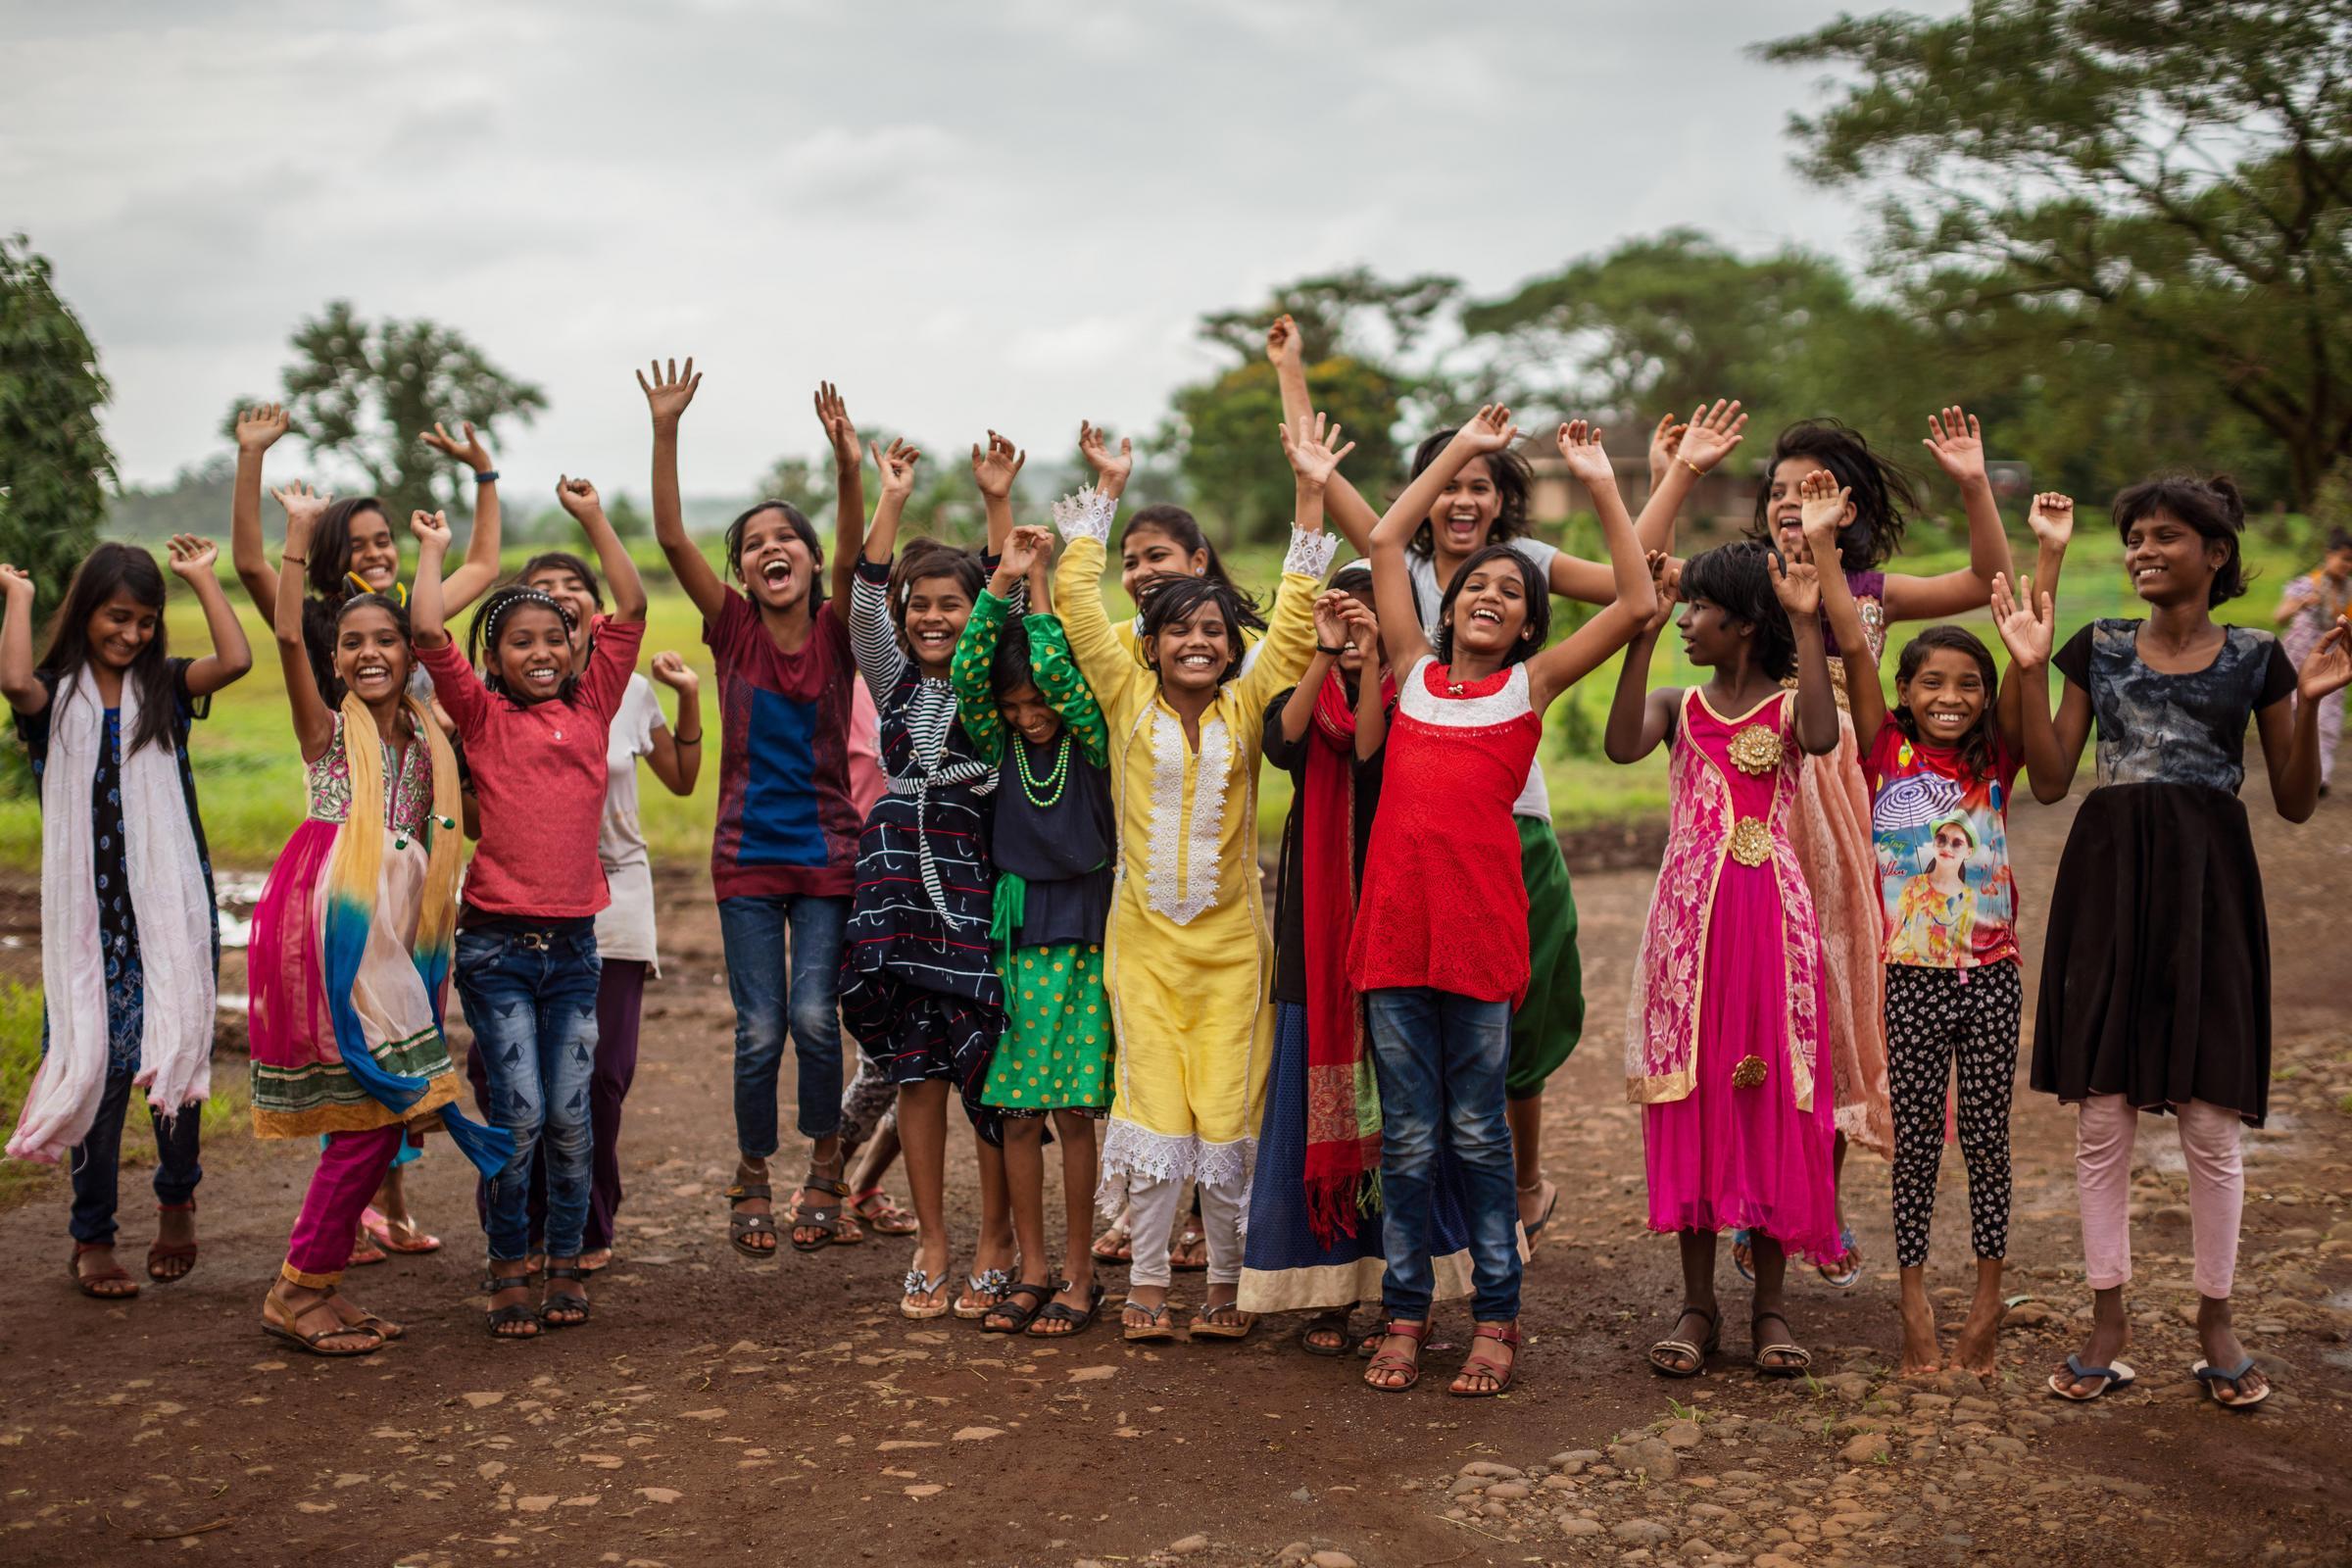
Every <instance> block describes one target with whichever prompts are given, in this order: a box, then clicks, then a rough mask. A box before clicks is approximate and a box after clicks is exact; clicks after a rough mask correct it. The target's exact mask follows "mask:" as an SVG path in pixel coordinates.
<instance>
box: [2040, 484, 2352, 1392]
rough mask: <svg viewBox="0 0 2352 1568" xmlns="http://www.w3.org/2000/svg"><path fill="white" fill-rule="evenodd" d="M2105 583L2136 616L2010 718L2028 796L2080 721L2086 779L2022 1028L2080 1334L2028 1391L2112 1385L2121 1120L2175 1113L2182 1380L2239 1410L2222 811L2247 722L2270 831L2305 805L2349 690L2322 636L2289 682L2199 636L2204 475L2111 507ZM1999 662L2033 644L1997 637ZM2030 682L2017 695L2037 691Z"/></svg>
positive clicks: (2248, 635)
mask: <svg viewBox="0 0 2352 1568" xmlns="http://www.w3.org/2000/svg"><path fill="white" fill-rule="evenodd" d="M2115 526H2116V531H2117V532H2118V533H2119V534H2120V535H2121V536H2122V537H2123V542H2124V569H2125V571H2126V572H2128V573H2129V574H2130V576H2131V586H2132V588H2133V589H2134V591H2136V592H2137V593H2138V595H2139V597H2140V599H2141V601H2142V602H2143V603H2144V604H2146V605H2147V607H2148V616H2147V618H2146V619H2145V620H2095V621H2092V622H2091V623H2090V624H2089V625H2087V626H2085V627H2083V628H2082V630H2081V631H2079V632H2077V633H2076V634H2075V635H2074V637H2073V638H2072V639H2071V640H2070V641H2069V642H2068V643H2067V645H2066V646H2065V647H2064V648H2062V649H2060V650H2059V651H2058V652H2057V654H2056V655H2055V656H2054V657H2052V658H2051V659H2050V660H2049V662H2050V663H2052V664H2055V665H2056V666H2057V667H2058V669H2059V670H2060V671H2061V672H2063V673H2064V674H2065V676H2066V692H2065V695H2064V696H2063V697H2062V698H2061V699H2060V700H2059V707H2058V713H2057V717H2056V719H2055V720H2054V721H2053V720H2052V719H2051V717H2050V716H2049V711H2048V707H2047V704H2046V702H2044V701H2042V700H2041V698H2040V694H2039V693H2038V691H2035V692H2029V693H2028V694H2027V699H2026V704H2025V719H2026V761H2027V765H2028V766H2029V767H2030V768H2031V769H2032V772H2033V782H2034V798H2035V799H2037V800H2041V801H2058V800H2063V799H2065V797H2066V793H2067V789H2068V786H2069V785H2070V784H2071V782H2072V781H2073V778H2074V774H2075V769H2076V766H2077V765H2078V764H2079V763H2080V761H2081V760H2082V747H2083V745H2084V743H2085V742H2086V741H2087V740H2088V739H2089V736H2090V728H2091V724H2092V721H2093V720H2094V719H2095V720H2096V721H2097V724H2098V732H2099V753H2098V782H2097V785H2096V787H2094V788H2093V789H2092V790H2091V792H2090V794H2089V795H2087V796H2086V797H2084V799H2083V802H2082V809H2080V810H2079V811H2077V812H2076V813H2075V821H2074V826H2073V827H2072V828H2070V829H2069V830H2068V832H2067V838H2066V852H2065V854H2064V855H2063V856H2062V857H2061V858H2060V859H2059V862H2058V876H2057V881H2056V884H2055V886H2054V887H2053V888H2052V889H2051V893H2050V919H2049V936H2048V939H2047V941H2046V942H2045V944H2044V946H2043V950H2042V968H2041V991H2040V1001H2039V1008H2038V1011H2037V1012H2036V1013H2035V1015H2034V1066H2033V1076H2032V1083H2033V1086H2034V1088H2035V1089H2036V1090H2039V1091H2041V1092H2042V1093H2044V1094H2053V1095H2056V1096H2057V1097H2058V1098H2059V1099H2060V1100H2061V1101H2062V1102H2064V1103H2069V1104H2076V1105H2080V1106H2081V1107H2082V1110H2081V1113H2080V1115H2079V1116H2078V1118H2077V1123H2076V1135H2075V1136H2076V1144H2075V1181H2076V1188H2077V1190H2078V1192H2079V1193H2080V1195H2081V1199H2082V1252H2083V1262H2084V1265H2085V1267H2086V1269H2087V1271H2088V1273H2089V1275H2090V1288H2091V1291H2092V1306H2091V1311H2092V1318H2091V1328H2090V1333H2089V1335H2088V1336H2087V1338H2086V1339H2085V1340H2084V1341H2083V1345H2082V1349H2081V1350H2080V1351H2078V1352H2077V1353H2075V1354H2073V1355H2070V1356H2068V1357H2067V1359H2066V1364H2065V1365H2064V1366H2063V1367H2061V1368H2059V1369H2058V1370H2057V1371H2056V1372H2054V1373H2052V1374H2051V1376H2050V1380H2049V1385H2050V1392H2051V1393H2053V1394H2055V1395H2057V1396H2058V1397H2061V1398H2066V1399H2095V1398H2097V1397H2099V1396H2101V1395H2103V1394H2106V1393H2108V1392H2109V1391H2111V1390H2114V1389H2118V1388H2122V1387H2125V1386H2127V1385H2129V1384H2130V1383H2131V1379H2132V1375H2133V1374H2132V1370H2131V1366H2130V1365H2129V1364H2128V1363H2126V1362H2124V1361H2122V1360H2120V1359H2118V1357H2119V1356H2120V1354H2121V1352H2122V1351H2123V1350H2124V1349H2125V1348H2127V1346H2128V1345H2129V1344H2130V1341H2131V1327H2130V1322H2131V1320H2130V1318H2129V1317H2128V1316H2127V1314H2126V1311H2125V1306H2124V1286H2125V1284H2126V1283H2127V1282H2129V1281H2130V1279H2131V1226H2130V1202H2131V1146H2132V1142H2133V1139H2134V1137H2135V1136H2136V1134H2137V1132H2138V1126H2139V1117H2140V1114H2141V1113H2142V1112H2143V1111H2145V1112H2157V1113H2163V1112H2171V1113H2172V1114H2174V1115H2176V1116H2177V1117H2178V1118H2179V1120H2180V1153H2181V1157H2182V1159H2183V1161H2184V1162H2185V1163H2186V1165H2187V1167H2188V1206H2189V1220H2190V1229H2191V1235H2192V1239H2193V1242H2194V1247H2195V1251H2196V1269H2195V1283H2196V1288H2197V1296H2198V1309H2197V1340H2198V1344H2199V1346H2200V1347H2201V1348H2202V1349H2203V1350H2204V1355H2203V1357H2202V1358H2200V1359H2199V1360H2198V1361H2197V1362H2196V1364H2195V1366H2194V1367H2193V1368H2192V1369H2191V1370H2192V1371H2193V1372H2194V1373H2195V1375H2196V1376H2197V1377H2198V1378H2199V1379H2200V1380H2202V1381H2203V1383H2204V1384H2205V1387H2206V1390H2207V1392H2208V1393H2209V1394H2210V1395H2211V1396H2212V1397H2213V1399H2214V1401H2215V1402H2216V1403H2218V1404H2221V1405H2224V1406H2227V1407H2229V1408H2231V1409H2246V1408H2249V1407H2251V1406H2253V1405H2255V1404H2258V1403H2260V1402H2261V1401H2262V1400H2263V1399H2265V1398H2267V1397H2269V1396H2270V1391H2271V1386H2270V1380H2269V1379H2268V1378H2267V1377H2265V1376H2264V1375H2263V1373H2261V1372H2260V1371H2258V1370H2256V1368H2255V1365H2254V1358H2253V1357H2252V1356H2251V1355H2250V1354H2248V1353H2247V1351H2246V1348H2245V1347H2244V1346H2243V1345H2242V1344H2241V1343H2239V1341H2238V1338H2237V1332H2236V1330H2235V1328H2234V1327H2233V1326H2232V1324H2231V1322H2230V1315H2229V1292H2230V1286H2231V1284H2232V1280H2233V1276H2234V1273H2235V1270H2236V1265H2237V1237H2238V1221H2239V1218H2240V1214H2241V1211H2242V1209H2243V1207H2244V1204H2245V1169H2244V1166H2243V1164H2242V1163H2241V1160H2240V1156H2239V1152H2238V1128H2239V1127H2240V1125H2241V1124H2243V1125H2248V1126H2254V1127H2259V1126H2261V1125H2262V1123H2263V1118H2264V1116H2265V1115H2266V1114H2267V1112H2268V1110H2269V1103H2270V1082H2271V954H2270V929H2269V925H2268V923H2267V920H2266V918H2265V913H2264V904H2263V896H2262V871H2261V867H2260V866H2259V865H2258V864H2257V863H2256V861H2255V858H2254V841H2253V838H2252V836H2251V834H2250V833H2249V832H2248V830H2247V824H2246V811H2245V808H2244V806H2242V805H2241V804H2240V803H2239V801H2238V799H2237V791H2238V787H2239V786H2240V785H2241V784H2242V783H2243V782H2244V781H2245V773H2246V769H2245V735H2246V726H2247V724H2248V722H2249V721H2251V722H2252V723H2254V724H2255V725H2256V726H2257V728H2258V729H2259V730H2260V732H2261V738H2262V754H2263V762H2264V765H2265V769H2266V770H2267V771H2268V772H2269V774H2270V780H2271V800H2272V804H2273V805H2275V806H2276V807H2277V808H2278V814H2279V815H2280V816H2283V817H2285V818H2286V819H2287V820H2288V821H2290V822H2302V821H2307V820H2308V819H2309V818H2310V816H2311V813H2312V810H2313V809H2314V808H2315V807H2316V806H2317V805H2318V803H2319V793H2320V748H2319V725H2318V705H2319V703H2320V702H2321V701H2322V700H2323V699H2325V698H2327V697H2328V696H2329V695H2331V694H2333V693H2335V692H2338V691H2341V690H2343V689H2344V687H2345V685H2346V684H2347V683H2352V647H2348V646H2347V638H2352V628H2348V627H2347V626H2346V625H2345V623H2344V622H2343V621H2341V620H2340V619H2339V620H2338V622H2337V624H2336V627H2335V629H2333V630H2332V631H2330V632H2329V633H2328V634H2327V637H2326V638H2325V639H2323V640H2322V642H2321V644H2320V645H2319V647H2317V648H2316V649H2314V650H2313V652H2312V653H2311V655H2310V657H2309V658H2307V659H2306V660H2305V661H2304V662H2303V667H2302V669H2301V671H2300V672H2298V671H2297V670H2296V669H2295V668H2294V666H2293V665H2291V664H2290V663H2289V662H2287V657H2286V652H2285V650H2284V649H2282V648H2280V647H2279V646H2278V640H2277V639H2276V638H2274V637H2273V636H2271V635H2270V634H2269V633H2268V632H2259V631H2253V630H2250V629H2248V628H2246V627H2242V626H2223V625H2220V624H2218V623H2217V622H2216V621H2215V620H2214V618H2213V608H2214V607H2215V606H2217V605H2220V604H2223V603H2225V602H2227V601H2229V600H2230V599H2234V598H2236V597H2237V596H2238V595H2239V594H2242V593H2244V592H2245V588H2246V579H2245V572H2244V569H2243V568H2242V567H2241V566H2240V564H2239V561H2238V535H2239V533H2240V532H2241V531H2242V530H2243V528H2244V526H2245V507H2244V503H2243V502H2242V501H2241V500H2240V499H2239V497H2238V493H2237V489H2236V487H2235V486H2234V485H2232V484H2231V483H2230V482H2229V480H2228V479H2224V478H2214V479H2199V478H2195V477H2191V476H2187V475H2167V476H2165V477H2162V478H2156V479H2150V480H2147V481H2145V482H2143V483H2140V484H2135V485H2132V486H2131V488H2129V489H2127V490H2125V491H2124V492H2123V493H2122V494H2120V495H2118V496H2117V497H2116V498H2115ZM2001 608H2002V619H2003V635H2004V637H2009V638H2011V647H2012V650H2013V651H2016V650H2017V649H2018V648H2019V646H2020V644H2025V645H2026V651H2027V652H2028V653H2032V652H2038V651H2041V650H2046V649H2047V648H2048V647H2049V646H2050V640H2051V631H2050V627H2049V625H2048V614H2047V613H2046V611H2043V610H2041V609H2040V608H2039V607H2036V609H2035V612H2034V617H2033V618H2034V620H2037V621H2038V622H2040V624H2039V625H2037V626H2031V627H2028V626H2019V627H2018V628H2017V633H2016V634H2015V635H2013V633H2012V627H2011V624H2010V623H2011V622H2012V621H2015V620H2017V619H2019V615H2020V613H2019V612H2018V611H2017V610H2016V608H2015V607H2013V606H2003V607H2001ZM2046 678H2047V677H2046V676H2039V675H2038V674H2037V677H2036V679H2035V681H2034V685H2035V686H2036V687H2037V688H2038V687H2039V686H2040V685H2041V683H2042V681H2043V680H2046Z"/></svg>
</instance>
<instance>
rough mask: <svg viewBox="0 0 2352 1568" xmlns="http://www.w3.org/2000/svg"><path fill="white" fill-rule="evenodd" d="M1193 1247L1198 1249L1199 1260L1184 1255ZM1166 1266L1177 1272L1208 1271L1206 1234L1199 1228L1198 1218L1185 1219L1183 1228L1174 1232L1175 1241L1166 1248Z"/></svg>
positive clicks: (1200, 1272) (1202, 1272)
mask: <svg viewBox="0 0 2352 1568" xmlns="http://www.w3.org/2000/svg"><path fill="white" fill-rule="evenodd" d="M1195 1248H1199V1249H1200V1250H1201V1260H1200V1261H1199V1262H1197V1263H1196V1262H1192V1261H1190V1260H1189V1259H1188V1258H1187V1257H1186V1256H1185V1255H1184V1254H1186V1253H1189V1252H1191V1251H1192V1250H1194V1249H1195ZM1168 1267H1169V1268H1171V1269H1173V1270H1174V1271H1175V1272H1177V1273H1179V1274H1205V1273H1207V1272H1208V1236H1207V1233H1206V1232H1204V1231H1202V1230H1201V1222H1200V1221H1199V1220H1197V1219H1188V1220H1186V1221H1185V1222H1184V1229H1183V1230H1181V1231H1178V1232H1177V1233H1176V1240H1175V1242H1174V1243H1173V1244H1172V1245H1171V1246H1170V1247H1169V1248H1168Z"/></svg>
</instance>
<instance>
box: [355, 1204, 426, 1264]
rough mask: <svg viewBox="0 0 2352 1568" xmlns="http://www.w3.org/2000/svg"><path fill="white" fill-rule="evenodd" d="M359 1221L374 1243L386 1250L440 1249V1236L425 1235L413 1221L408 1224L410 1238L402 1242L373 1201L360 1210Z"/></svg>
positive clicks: (389, 1221) (415, 1250)
mask: <svg viewBox="0 0 2352 1568" xmlns="http://www.w3.org/2000/svg"><path fill="white" fill-rule="evenodd" d="M360 1223H361V1224H362V1225H365V1226H367V1227H368V1235H369V1236H371V1237H373V1238H374V1239H375V1245H376V1246H378V1247H380V1248H382V1249H383V1250H385V1251H387V1252H409V1253H416V1252H438V1251H439V1250H441V1238H440V1237H438V1236H428V1235H426V1234H425V1233H424V1232H423V1231H420V1230H418V1229H417V1227H416V1225H415V1224H414V1223H412V1224H411V1225H410V1226H409V1238H410V1239H409V1240H408V1241H405V1242H404V1241H402V1240H401V1239H400V1238H399V1237H397V1236H395V1235H393V1234H392V1221H391V1220H390V1219H389V1218H387V1217H386V1216H385V1214H384V1211H383V1210H382V1209H380V1208H377V1207H376V1206H375V1205H374V1204H373V1203H370V1204H368V1206H367V1207H366V1208H364V1209H362V1210H361V1211H360Z"/></svg>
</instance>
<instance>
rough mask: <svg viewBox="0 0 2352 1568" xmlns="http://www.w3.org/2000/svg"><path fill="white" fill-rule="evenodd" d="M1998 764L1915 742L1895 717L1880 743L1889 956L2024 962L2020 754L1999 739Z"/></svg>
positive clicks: (1874, 761)
mask: <svg viewBox="0 0 2352 1568" xmlns="http://www.w3.org/2000/svg"><path fill="white" fill-rule="evenodd" d="M1992 764H1993V765H1992V771H1991V773H1990V774H1988V775H1986V776H1984V777H1978V776H1976V775H1973V774H1971V773H1970V772H1969V771H1968V770H1967V769H1966V768H1965V767H1964V766H1963V765H1962V764H1961V761H1960V754H1959V753H1958V752H1955V751H1951V750H1949V749H1947V748H1944V747H1940V746H1929V745H1924V744H1922V743H1921V742H1918V741H1915V740H1912V739H1911V738H1910V737H1909V736H1907V735H1905V734H1904V733H1903V731H1902V726H1901V725H1899V724H1897V723H1895V721H1894V719H1893V717H1892V716H1891V715H1890V716H1889V717H1888V718H1887V721H1886V722H1885V723H1884V724H1882V725H1880V726H1879V733H1878V735H1877V736H1876V737H1875V738H1874V739H1873V741H1872V742H1871V748H1870V755H1869V756H1868V757H1867V758H1865V759H1864V760H1863V763H1862V766H1863V770H1864V771H1865V772H1866V773H1867V774H1868V775H1869V778H1870V798H1871V808H1870V834H1871V845H1872V849H1873V850H1874V851H1875V853H1876V854H1877V857H1878V862H1879V889H1880V898H1881V902H1882V904H1883V906H1884V907H1885V911H1886V917H1887V928H1886V948H1885V956H1886V960H1887V962H1888V963H1906V964H1914V965H1917V966H1920V967H1923V968H1931V969H1969V968H1975V967H1977V966H1978V965H1980V964H1987V963H1999V962H2001V961H2002V960H2004V959H2006V960H2009V961H2011V962H2015V961H2016V960H2017V883H2016V879H2015V878H2014V877H2012V876H2011V874H2010V871H2009V790H2010V787H2011V786H2012V785H2014V784H2015V783H2016V782H2017V770H2018V764H2019V759H2017V758H2015V757H2012V756H2011V755H2010V754H2009V750H2008V748H2007V747H2005V746H2003V745H2002V744H2001V742H2000V738H1999V736H1998V735H1995V736H1994V738H1993V756H1992Z"/></svg>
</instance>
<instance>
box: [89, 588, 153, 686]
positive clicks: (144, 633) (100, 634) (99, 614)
mask: <svg viewBox="0 0 2352 1568" xmlns="http://www.w3.org/2000/svg"><path fill="white" fill-rule="evenodd" d="M161 618H162V616H161V613H160V612H159V611H158V610H157V609H156V608H155V607H154V606H153V605H143V604H141V603H139V601H138V600H137V599H135V598H133V597H132V596H131V592H130V590H129V589H127V588H118V589H116V590H115V591H114V593H113V594H112V595H111V596H109V598H108V599H107V601H106V603H105V604H103V605H100V606H99V607H98V608H97V609H96V610H94V611H92V612H90V618H89V620H88V621H87V622H86V623H84V625H83V627H82V635H83V636H85V637H87V638H88V639H89V641H90V657H92V658H93V659H96V660H98V661H99V662H101V663H103V664H105V665H106V666H107V667H108V668H110V669H128V668H129V667H130V666H131V662H132V661H133V660H135V659H137V658H138V657H139V650H140V649H142V648H145V647H146V646H147V645H148V644H149V643H151V642H153V641H154V640H155V628H156V623H157V621H158V620H160V619H161Z"/></svg>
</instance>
